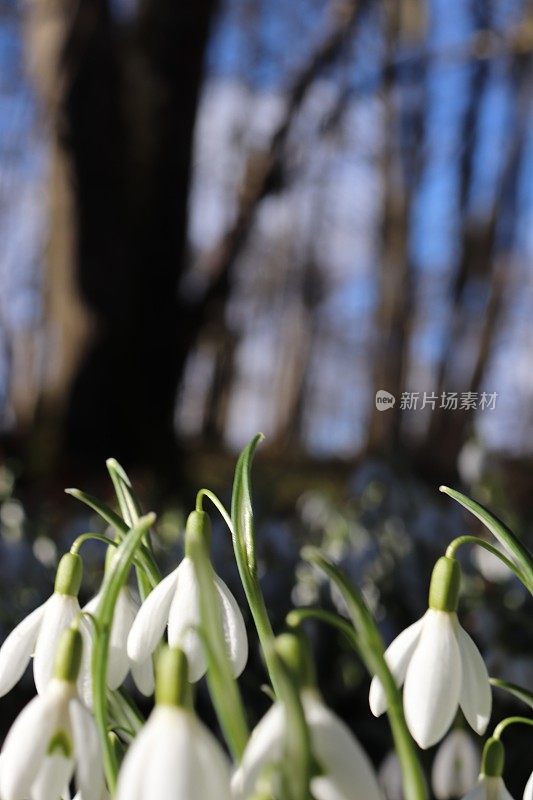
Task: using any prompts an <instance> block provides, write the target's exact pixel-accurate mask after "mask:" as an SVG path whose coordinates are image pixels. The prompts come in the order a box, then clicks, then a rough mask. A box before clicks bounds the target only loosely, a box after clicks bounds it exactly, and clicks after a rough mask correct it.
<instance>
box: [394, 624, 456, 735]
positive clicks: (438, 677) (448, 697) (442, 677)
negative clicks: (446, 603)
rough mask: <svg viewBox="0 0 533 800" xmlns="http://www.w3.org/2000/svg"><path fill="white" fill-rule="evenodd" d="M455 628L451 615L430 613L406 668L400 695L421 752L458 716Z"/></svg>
mask: <svg viewBox="0 0 533 800" xmlns="http://www.w3.org/2000/svg"><path fill="white" fill-rule="evenodd" d="M455 624H456V622H455V615H454V614H451V613H449V612H447V611H434V610H433V609H430V610H429V611H428V612H427V613H426V615H425V617H424V625H423V627H422V632H421V634H420V639H419V640H418V644H417V646H416V648H415V651H414V653H413V656H412V658H411V661H410V662H409V666H408V668H407V674H406V676H405V687H404V692H403V704H404V710H405V718H406V721H407V725H408V726H409V730H410V731H411V734H412V735H413V738H414V739H415V741H416V742H417V743H418V744H419V745H420V747H422V749H425V748H427V747H431V746H432V745H433V744H435V743H436V742H438V741H439V739H441V738H442V737H443V736H444V734H445V733H446V731H447V730H448V728H449V727H450V725H451V723H452V721H453V718H454V717H455V714H456V712H457V706H458V704H459V694H460V691H461V653H460V650H459V645H458V643H457V637H456V634H455Z"/></svg>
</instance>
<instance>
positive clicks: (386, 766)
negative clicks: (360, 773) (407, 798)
mask: <svg viewBox="0 0 533 800" xmlns="http://www.w3.org/2000/svg"><path fill="white" fill-rule="evenodd" d="M378 780H379V784H380V786H381V787H382V789H383V792H384V793H385V797H386V798H387V800H404V795H403V777H402V768H401V766H400V759H399V758H398V756H397V755H396V753H395V752H394V750H391V751H390V752H389V753H387V755H386V756H385V758H384V759H383V761H382V762H381V765H380V767H379V770H378Z"/></svg>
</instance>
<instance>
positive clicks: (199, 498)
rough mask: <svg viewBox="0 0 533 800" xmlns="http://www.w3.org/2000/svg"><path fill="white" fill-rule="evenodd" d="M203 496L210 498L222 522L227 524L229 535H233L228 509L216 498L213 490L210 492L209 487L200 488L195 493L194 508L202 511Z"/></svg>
mask: <svg viewBox="0 0 533 800" xmlns="http://www.w3.org/2000/svg"><path fill="white" fill-rule="evenodd" d="M204 497H207V498H208V499H209V500H211V502H212V503H213V505H214V506H215V508H217V509H218V511H219V512H220V515H221V516H222V518H223V520H224V522H225V523H226V525H227V526H228V528H229V531H230V533H231V535H232V536H234V530H233V522H232V521H231V516H230V515H229V513H228V511H227V510H226V508H225V506H224V504H223V503H222V502H221V501H220V500H219V499H218V497H217V496H216V494H215V493H214V492H212V491H211V490H210V489H200V491H199V492H198V494H197V495H196V510H197V511H203V504H202V501H203V498H204Z"/></svg>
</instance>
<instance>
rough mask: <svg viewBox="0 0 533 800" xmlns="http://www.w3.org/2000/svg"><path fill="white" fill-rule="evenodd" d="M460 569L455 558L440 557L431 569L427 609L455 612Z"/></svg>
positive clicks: (459, 584)
mask: <svg viewBox="0 0 533 800" xmlns="http://www.w3.org/2000/svg"><path fill="white" fill-rule="evenodd" d="M460 587H461V567H460V565H459V562H458V561H457V560H456V559H455V558H450V557H449V556H442V557H441V558H439V559H438V561H437V562H436V564H435V566H434V567H433V573H432V575H431V584H430V587H429V607H430V608H432V609H433V610H434V611H449V612H454V611H457V603H458V601H459V589H460Z"/></svg>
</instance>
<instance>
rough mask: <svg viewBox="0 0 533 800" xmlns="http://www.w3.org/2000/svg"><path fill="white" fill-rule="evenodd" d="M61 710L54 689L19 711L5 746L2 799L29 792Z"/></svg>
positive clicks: (18, 798) (18, 797) (14, 799)
mask: <svg viewBox="0 0 533 800" xmlns="http://www.w3.org/2000/svg"><path fill="white" fill-rule="evenodd" d="M59 714H60V707H59V705H58V703H57V697H56V694H55V692H53V691H52V692H47V693H46V694H45V695H37V697H34V698H33V700H30V702H29V703H28V705H27V706H26V707H25V708H24V709H23V710H22V711H21V713H20V714H19V715H18V717H17V719H16V720H15V722H14V723H13V725H12V727H11V729H10V731H9V733H8V734H7V737H6V740H5V742H4V746H3V748H2V771H1V772H0V796H1V797H2V799H3V800H21V798H27V797H29V796H30V789H31V785H32V783H33V781H34V780H35V778H36V776H37V773H38V771H39V768H40V767H41V765H42V762H43V758H44V756H45V753H46V750H47V748H48V742H49V740H50V736H51V735H52V732H53V730H54V728H55V726H56V724H57V720H58V718H59Z"/></svg>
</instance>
